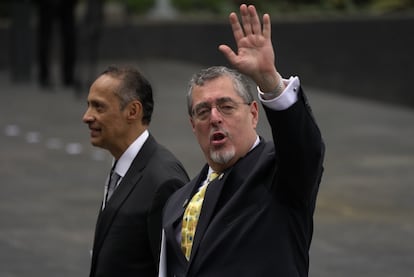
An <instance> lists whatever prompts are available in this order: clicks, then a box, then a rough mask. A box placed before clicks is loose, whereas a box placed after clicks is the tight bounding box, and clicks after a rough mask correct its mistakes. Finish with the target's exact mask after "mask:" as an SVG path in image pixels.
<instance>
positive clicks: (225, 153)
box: [210, 148, 236, 164]
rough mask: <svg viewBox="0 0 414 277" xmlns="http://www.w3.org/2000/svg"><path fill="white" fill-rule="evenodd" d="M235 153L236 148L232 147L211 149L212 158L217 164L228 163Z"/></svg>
mask: <svg viewBox="0 0 414 277" xmlns="http://www.w3.org/2000/svg"><path fill="white" fill-rule="evenodd" d="M235 153H236V151H235V150H234V148H231V149H229V150H211V151H210V158H211V160H212V161H213V162H215V163H217V164H226V163H228V162H230V161H231V160H232V159H233V158H234V156H235Z"/></svg>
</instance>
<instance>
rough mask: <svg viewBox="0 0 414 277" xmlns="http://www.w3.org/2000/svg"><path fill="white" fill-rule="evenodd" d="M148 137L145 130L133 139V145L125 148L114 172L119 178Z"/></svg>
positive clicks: (122, 175) (123, 174)
mask: <svg viewBox="0 0 414 277" xmlns="http://www.w3.org/2000/svg"><path fill="white" fill-rule="evenodd" d="M148 137H149V132H148V130H145V131H144V132H143V133H142V134H141V135H140V136H139V137H137V138H136V139H135V141H134V142H133V143H131V145H130V146H129V147H128V148H127V150H126V151H125V152H124V153H123V154H122V156H121V157H120V158H119V160H118V162H117V164H116V167H115V169H114V170H115V172H116V173H118V174H119V175H120V176H121V177H124V176H125V174H126V172H127V171H128V169H129V167H130V166H131V164H132V162H133V161H134V159H135V157H136V156H137V155H138V152H139V151H140V150H141V148H142V146H143V145H144V143H145V141H146V140H147V139H148ZM114 162H115V161H114Z"/></svg>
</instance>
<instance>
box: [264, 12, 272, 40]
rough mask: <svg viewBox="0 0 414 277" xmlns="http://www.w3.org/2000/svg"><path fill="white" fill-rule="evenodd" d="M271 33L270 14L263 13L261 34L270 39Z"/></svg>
mask: <svg viewBox="0 0 414 277" xmlns="http://www.w3.org/2000/svg"><path fill="white" fill-rule="evenodd" d="M271 34H272V24H271V22H270V15H269V14H265V15H263V36H264V37H265V38H269V39H270V37H271Z"/></svg>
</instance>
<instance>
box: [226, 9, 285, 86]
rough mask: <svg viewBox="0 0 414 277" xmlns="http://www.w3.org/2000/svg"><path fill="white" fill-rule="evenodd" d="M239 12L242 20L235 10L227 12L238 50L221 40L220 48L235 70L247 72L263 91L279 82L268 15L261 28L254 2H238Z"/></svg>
mask: <svg viewBox="0 0 414 277" xmlns="http://www.w3.org/2000/svg"><path fill="white" fill-rule="evenodd" d="M240 16H241V23H240V22H239V19H238V17H237V14H236V13H234V12H233V13H231V14H230V16H229V19H230V24H231V27H232V30H233V35H234V38H235V40H236V44H237V53H236V52H234V51H233V50H232V49H231V48H230V47H229V46H228V45H224V44H222V45H220V46H219V50H220V51H221V52H222V53H223V54H224V55H225V56H226V58H227V59H228V60H229V62H230V63H231V64H232V65H233V66H234V67H235V68H236V69H237V70H239V71H240V72H242V73H243V74H245V75H247V76H250V77H251V78H252V79H253V80H254V81H255V82H256V84H257V85H258V86H259V87H260V89H261V90H262V91H263V92H270V91H272V90H273V89H275V88H276V87H277V86H278V84H279V82H281V78H280V75H279V74H278V73H277V70H276V67H275V55H274V50H273V45H272V40H271V23H270V16H269V15H268V14H265V15H263V29H262V24H261V23H260V19H259V16H258V14H257V11H256V8H255V7H254V6H253V5H249V6H246V5H245V4H243V5H241V6H240Z"/></svg>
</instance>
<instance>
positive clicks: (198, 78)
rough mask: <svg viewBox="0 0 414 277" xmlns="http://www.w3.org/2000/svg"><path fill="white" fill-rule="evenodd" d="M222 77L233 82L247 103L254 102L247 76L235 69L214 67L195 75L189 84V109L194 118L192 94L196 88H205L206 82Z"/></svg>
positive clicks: (235, 88)
mask: <svg viewBox="0 0 414 277" xmlns="http://www.w3.org/2000/svg"><path fill="white" fill-rule="evenodd" d="M222 76H228V77H230V79H231V80H232V81H233V86H234V90H235V91H236V92H237V94H238V95H239V96H240V97H241V98H242V99H243V100H244V101H245V102H246V103H251V102H253V101H254V98H253V94H252V92H251V87H250V83H249V80H248V79H247V77H246V76H244V75H243V74H241V73H240V72H238V71H236V70H234V69H230V68H227V67H225V66H212V67H209V68H206V69H202V70H201V71H200V72H198V73H196V74H194V75H193V76H192V78H191V79H190V82H189V83H188V93H187V109H188V114H189V115H190V116H192V106H193V100H192V94H193V89H194V87H195V86H203V85H204V84H205V83H206V82H208V81H211V80H214V79H217V78H219V77H222Z"/></svg>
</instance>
